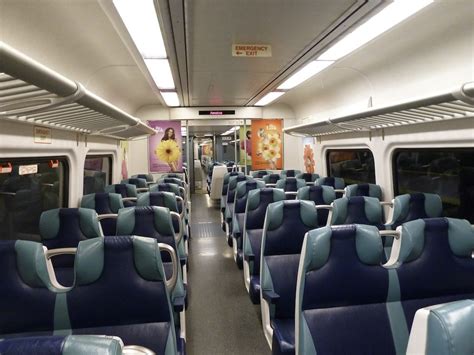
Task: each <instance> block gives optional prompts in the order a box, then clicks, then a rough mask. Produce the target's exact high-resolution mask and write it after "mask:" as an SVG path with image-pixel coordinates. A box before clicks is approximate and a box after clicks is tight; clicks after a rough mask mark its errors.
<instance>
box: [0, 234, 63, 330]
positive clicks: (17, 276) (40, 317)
mask: <svg viewBox="0 0 474 355" xmlns="http://www.w3.org/2000/svg"><path fill="white" fill-rule="evenodd" d="M0 268H1V270H2V272H1V273H0V290H1V292H0V338H7V337H10V336H22V335H23V336H29V335H52V334H53V331H54V324H55V317H54V309H55V304H56V294H55V293H54V292H52V291H51V290H52V289H54V287H53V285H52V282H51V280H50V278H49V275H48V267H47V262H46V257H45V255H44V252H43V245H42V244H41V243H37V242H31V241H23V240H17V241H14V240H11V241H10V240H9V241H1V242H0Z"/></svg>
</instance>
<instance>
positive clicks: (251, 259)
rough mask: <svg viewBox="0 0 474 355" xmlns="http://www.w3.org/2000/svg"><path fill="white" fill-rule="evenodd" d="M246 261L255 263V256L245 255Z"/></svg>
mask: <svg viewBox="0 0 474 355" xmlns="http://www.w3.org/2000/svg"><path fill="white" fill-rule="evenodd" d="M244 259H245V260H246V261H254V260H255V255H248V254H245V255H244Z"/></svg>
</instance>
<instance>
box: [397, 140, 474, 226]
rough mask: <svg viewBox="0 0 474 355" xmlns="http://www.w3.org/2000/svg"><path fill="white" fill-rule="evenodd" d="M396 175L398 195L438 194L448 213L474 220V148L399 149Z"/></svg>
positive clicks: (444, 209) (451, 215) (447, 214)
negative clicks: (473, 206)
mask: <svg viewBox="0 0 474 355" xmlns="http://www.w3.org/2000/svg"><path fill="white" fill-rule="evenodd" d="M393 176H394V184H395V186H394V192H395V195H401V194H405V193H410V192H427V193H435V194H438V195H440V196H441V199H442V201H443V212H444V215H445V216H447V217H456V218H466V219H468V220H469V221H470V222H471V223H474V209H472V208H471V207H469V206H470V205H471V206H472V203H473V201H474V149H472V148H469V149H399V150H397V151H396V152H395V154H394V156H393Z"/></svg>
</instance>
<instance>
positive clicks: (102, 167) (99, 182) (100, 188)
mask: <svg viewBox="0 0 474 355" xmlns="http://www.w3.org/2000/svg"><path fill="white" fill-rule="evenodd" d="M111 183H112V156H111V155H88V156H86V161H85V162H84V190H83V193H84V195H87V194H92V193H97V192H104V188H105V186H106V185H110V184H111Z"/></svg>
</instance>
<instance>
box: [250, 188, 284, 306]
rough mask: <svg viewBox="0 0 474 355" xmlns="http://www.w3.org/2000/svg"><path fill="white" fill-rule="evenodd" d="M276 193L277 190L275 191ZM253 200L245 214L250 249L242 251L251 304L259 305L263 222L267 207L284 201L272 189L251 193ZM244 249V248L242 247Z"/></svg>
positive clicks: (281, 196) (282, 197)
mask: <svg viewBox="0 0 474 355" xmlns="http://www.w3.org/2000/svg"><path fill="white" fill-rule="evenodd" d="M276 191H278V190H276ZM252 195H254V197H253V198H256V199H258V204H257V205H256V206H251V207H250V208H249V207H247V208H246V213H245V220H244V222H245V228H244V229H245V230H244V232H245V234H246V235H245V243H247V242H248V244H250V248H248V247H247V248H246V249H245V250H244V258H245V254H247V255H248V257H247V258H248V262H249V263H250V265H249V277H250V280H249V281H250V285H249V295H250V299H251V300H252V303H254V304H258V303H260V255H261V252H260V250H261V244H262V233H263V223H264V221H265V213H266V211H267V206H268V205H269V204H270V203H272V202H275V201H281V200H283V199H284V197H285V196H284V194H283V193H280V194H278V193H275V190H274V189H273V188H268V187H267V188H263V189H259V190H258V191H257V190H256V191H253V192H252ZM244 247H245V246H244Z"/></svg>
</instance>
